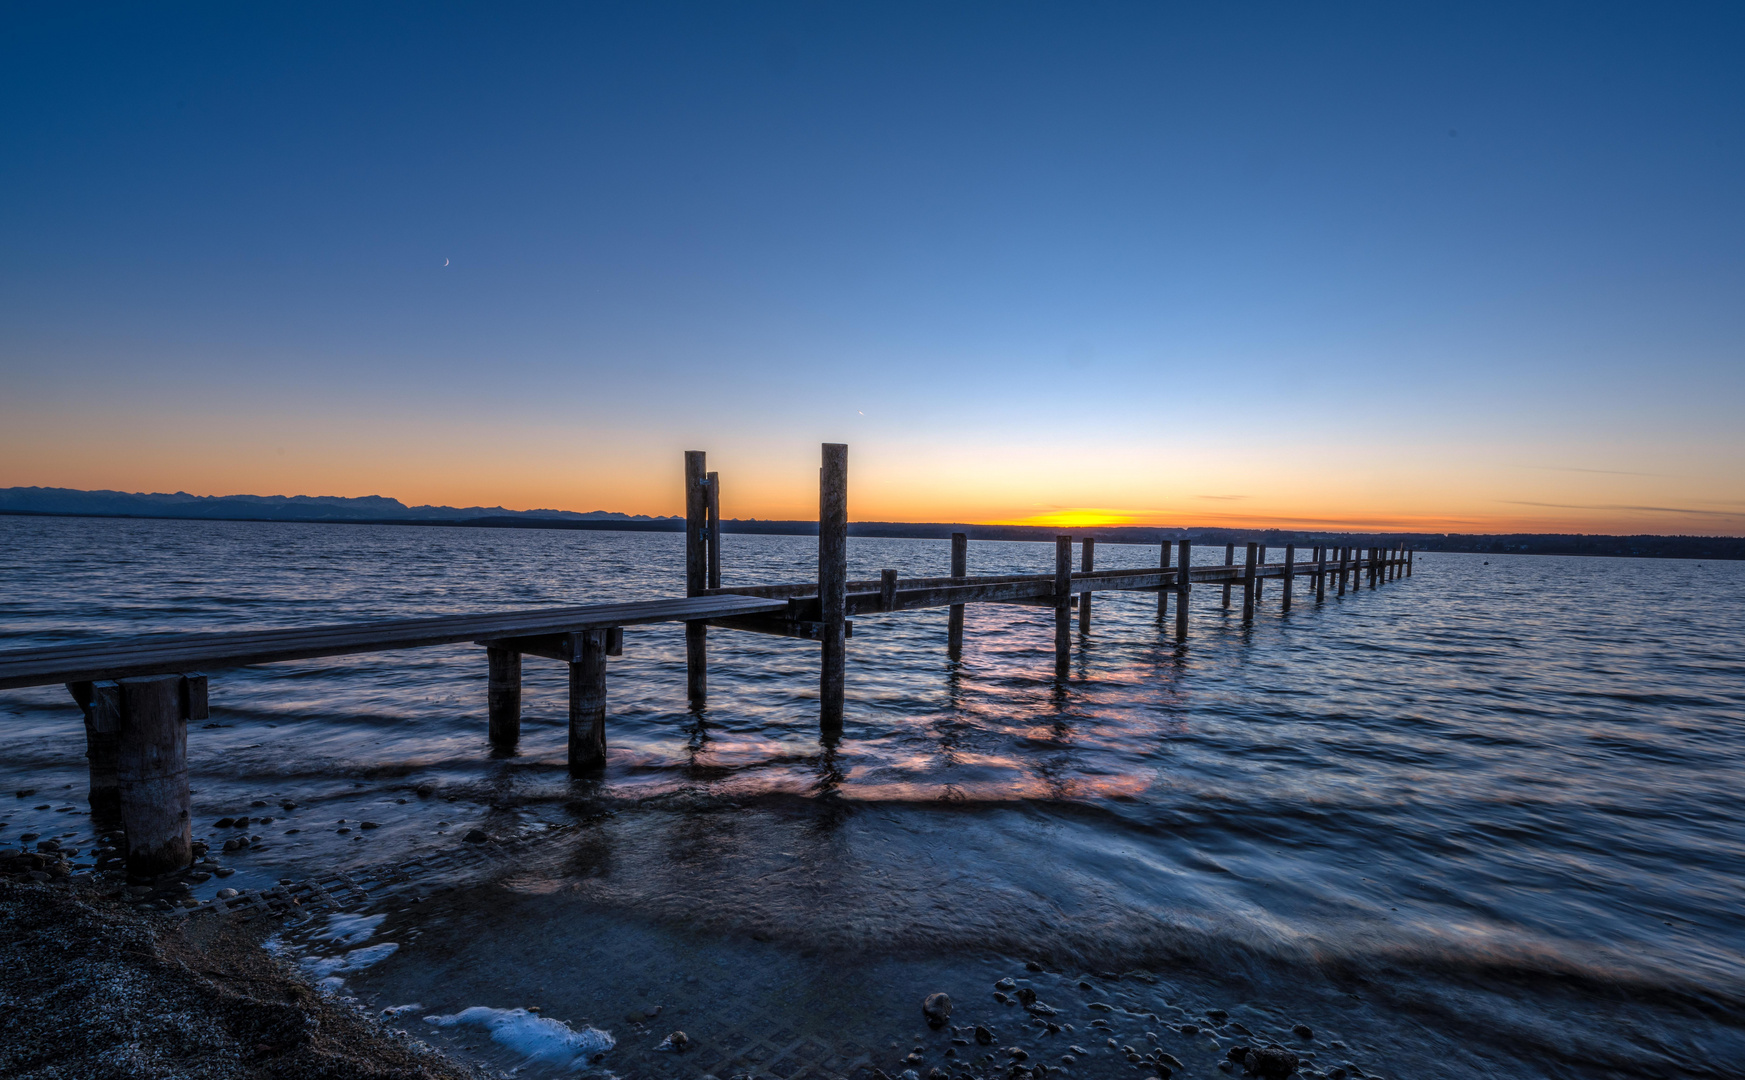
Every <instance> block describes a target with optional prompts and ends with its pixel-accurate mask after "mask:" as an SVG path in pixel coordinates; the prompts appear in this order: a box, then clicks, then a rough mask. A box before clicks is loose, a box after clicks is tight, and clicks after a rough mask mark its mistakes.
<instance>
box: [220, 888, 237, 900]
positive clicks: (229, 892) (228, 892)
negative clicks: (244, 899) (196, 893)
mask: <svg viewBox="0 0 1745 1080" xmlns="http://www.w3.org/2000/svg"><path fill="white" fill-rule="evenodd" d="M236 895H237V892H236V890H235V889H219V890H218V899H220V900H229V899H230V898H231V897H233V896H236Z"/></svg>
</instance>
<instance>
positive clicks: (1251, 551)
mask: <svg viewBox="0 0 1745 1080" xmlns="http://www.w3.org/2000/svg"><path fill="white" fill-rule="evenodd" d="M1259 546H1260V545H1258V544H1256V543H1255V542H1254V541H1252V540H1250V541H1249V542H1248V561H1247V562H1246V563H1244V564H1243V567H1242V621H1243V622H1245V623H1251V622H1253V621H1254V556H1255V554H1256V551H1255V549H1256V548H1258V547H1259Z"/></svg>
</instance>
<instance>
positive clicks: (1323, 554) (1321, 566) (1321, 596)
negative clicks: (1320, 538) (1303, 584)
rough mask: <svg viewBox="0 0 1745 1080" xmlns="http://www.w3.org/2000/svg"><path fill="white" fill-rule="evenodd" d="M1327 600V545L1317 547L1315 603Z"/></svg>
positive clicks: (1317, 545)
mask: <svg viewBox="0 0 1745 1080" xmlns="http://www.w3.org/2000/svg"><path fill="white" fill-rule="evenodd" d="M1326 599H1327V545H1325V544H1316V545H1315V603H1317V604H1319V603H1322V602H1323V601H1325V600H1326Z"/></svg>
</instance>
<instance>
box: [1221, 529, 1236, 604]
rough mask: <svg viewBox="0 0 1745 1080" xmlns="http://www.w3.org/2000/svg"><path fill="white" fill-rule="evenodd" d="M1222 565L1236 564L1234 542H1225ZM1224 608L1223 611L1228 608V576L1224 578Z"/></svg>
mask: <svg viewBox="0 0 1745 1080" xmlns="http://www.w3.org/2000/svg"><path fill="white" fill-rule="evenodd" d="M1224 565H1225V566H1235V565H1236V545H1235V544H1225V545H1224ZM1224 610H1225V611H1229V610H1230V579H1229V578H1225V579H1224Z"/></svg>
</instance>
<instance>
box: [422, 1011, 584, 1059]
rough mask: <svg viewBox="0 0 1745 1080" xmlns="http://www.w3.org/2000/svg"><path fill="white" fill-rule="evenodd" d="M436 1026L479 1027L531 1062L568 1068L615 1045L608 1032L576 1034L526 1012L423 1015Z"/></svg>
mask: <svg viewBox="0 0 1745 1080" xmlns="http://www.w3.org/2000/svg"><path fill="white" fill-rule="evenodd" d="M424 1022H425V1023H427V1024H431V1025H434V1026H436V1027H461V1026H465V1027H479V1028H484V1029H486V1030H487V1031H489V1032H490V1033H491V1041H493V1042H498V1043H502V1044H503V1045H504V1046H507V1047H509V1048H510V1049H511V1050H514V1051H516V1052H517V1053H520V1054H524V1055H526V1057H527V1058H528V1059H529V1060H532V1061H545V1062H550V1063H552V1064H554V1065H559V1066H564V1067H567V1068H571V1069H581V1068H585V1067H586V1066H587V1065H588V1064H589V1063H590V1061H591V1060H592V1059H593V1057H594V1056H595V1055H597V1054H602V1053H605V1052H606V1051H607V1050H610V1049H612V1047H614V1046H616V1045H617V1043H618V1040H616V1039H614V1038H613V1037H612V1035H611V1033H610V1032H605V1031H601V1030H600V1029H598V1028H593V1027H585V1028H583V1029H582V1030H580V1031H576V1030H574V1029H573V1028H571V1027H570V1026H569V1025H568V1024H566V1023H563V1022H562V1021H560V1020H551V1019H548V1018H546V1017H543V1016H539V1015H537V1014H535V1013H530V1012H528V1011H527V1010H526V1009H492V1008H487V1007H485V1006H483V1005H475V1006H473V1007H472V1008H470V1009H463V1010H461V1011H460V1012H458V1013H455V1014H454V1015H452V1016H426V1017H425V1018H424Z"/></svg>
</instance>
